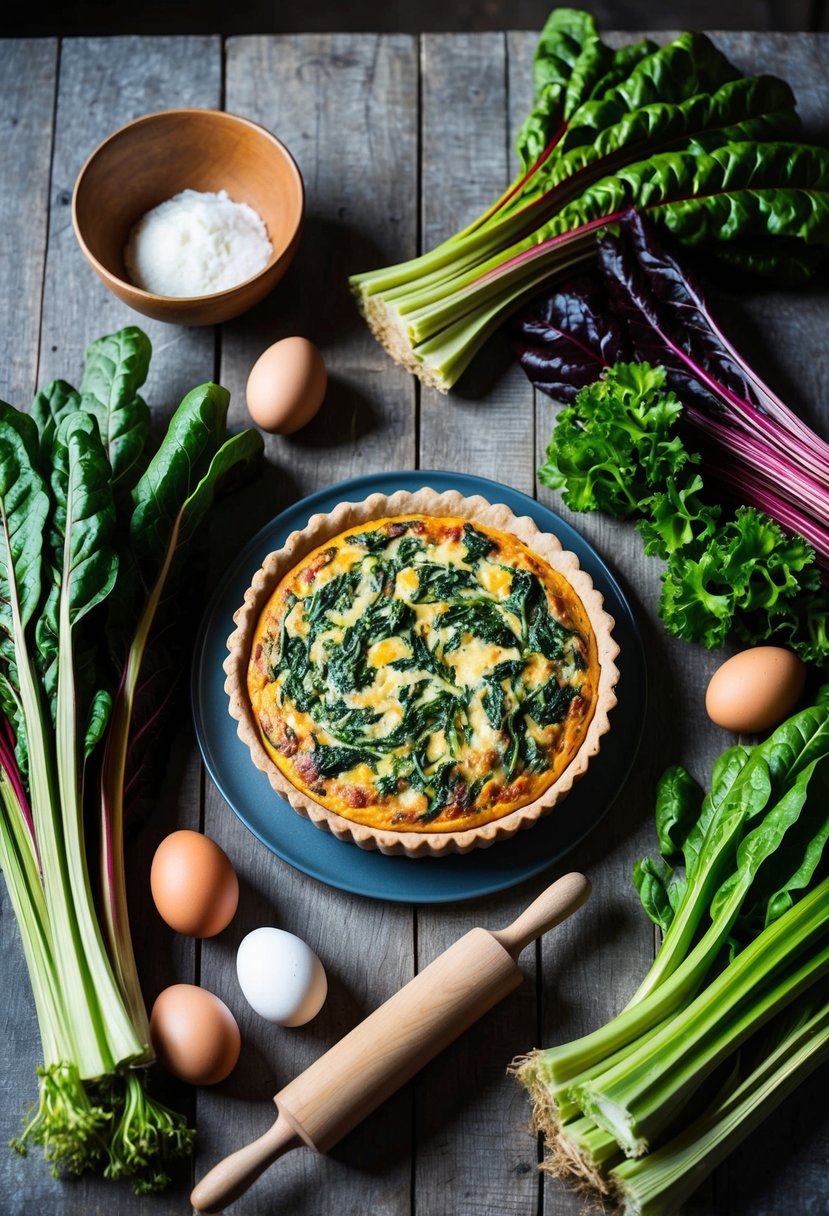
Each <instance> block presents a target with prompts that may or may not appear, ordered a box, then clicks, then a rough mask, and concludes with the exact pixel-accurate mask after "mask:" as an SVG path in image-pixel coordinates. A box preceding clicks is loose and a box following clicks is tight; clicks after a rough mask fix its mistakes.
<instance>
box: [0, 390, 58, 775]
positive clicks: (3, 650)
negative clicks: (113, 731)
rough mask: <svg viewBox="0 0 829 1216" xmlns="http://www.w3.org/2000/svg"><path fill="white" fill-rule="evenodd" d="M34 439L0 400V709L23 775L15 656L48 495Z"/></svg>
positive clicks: (30, 610) (36, 584) (30, 612)
mask: <svg viewBox="0 0 829 1216" xmlns="http://www.w3.org/2000/svg"><path fill="white" fill-rule="evenodd" d="M37 453H38V434H37V428H36V425H35V423H34V422H33V421H32V419H31V418H29V417H28V416H27V415H25V414H21V413H19V411H17V410H15V409H14V408H13V407H12V406H10V405H7V404H6V403H5V402H1V401H0V705H2V709H3V712H4V713H5V714H6V716H7V718H8V719H9V721H10V722H11V723H12V726H13V728H14V733H15V743H16V747H15V750H16V755H17V762H18V765H19V767H20V771H21V773H22V774H24V776H25V774H26V772H27V770H28V752H27V743H26V732H25V728H24V723H23V715H22V712H21V708H20V701H19V691H20V686H19V681H18V673H17V660H16V653H15V644H16V641H17V643H18V644H19V642H20V640H21V638H22V634H23V631H24V630H25V629H26V627H27V625H28V624H29V622H30V621H31V620H32V618H33V617H34V616H35V614H36V612H37V610H38V605H39V603H40V598H41V569H42V563H43V537H44V534H45V532H46V528H47V523H48V519H49V509H50V502H49V493H48V489H47V486H46V483H45V482H44V480H43V478H42V477H41V475H40V473H39V471H38V468H37Z"/></svg>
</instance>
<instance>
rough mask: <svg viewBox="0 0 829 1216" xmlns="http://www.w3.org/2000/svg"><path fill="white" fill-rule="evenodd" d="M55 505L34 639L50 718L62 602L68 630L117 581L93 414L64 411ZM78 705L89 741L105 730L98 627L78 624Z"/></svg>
mask: <svg viewBox="0 0 829 1216" xmlns="http://www.w3.org/2000/svg"><path fill="white" fill-rule="evenodd" d="M51 484H52V496H53V500H54V509H53V512H52V516H51V520H50V526H49V530H48V533H47V554H48V559H47V560H48V567H49V570H50V574H51V578H50V585H49V591H48V594H47V598H46V603H45V605H44V607H43V611H42V613H41V615H40V616H39V618H38V621H37V625H36V630H35V637H36V641H37V649H38V668H39V670H40V673H41V679H42V681H43V687H44V690H45V692H46V695H47V698H48V700H49V705H50V710H51V713H52V717H53V720H54V717H55V713H56V695H57V686H58V672H59V652H60V640H59V635H60V620H59V618H60V613H61V605H62V604H63V606H64V611H65V613H66V616H67V623H68V626H69V628H70V629H71V630H75V629H76V627H77V626H78V624H79V622H81V621H82V620H83V618H84V617H85V616H86V615H87V613H90V612H91V611H92V610H93V609H94V608H95V607H97V605H98V604H100V603H101V602H102V601H103V600H104V599H106V597H107V596H108V595H109V593H110V591H111V590H112V588H113V586H114V584H115V578H116V574H117V571H118V558H117V556H116V553H115V546H114V536H115V504H114V501H113V494H112V477H111V471H110V465H109V461H108V459H107V456H106V453H105V451H104V448H103V444H102V443H101V437H100V434H99V431H98V424H97V422H96V421H95V419H94V417H92V416H91V415H90V414H87V413H85V412H84V411H83V410H80V409H76V410H74V411H72V412H70V413H68V414H66V415H65V416H64V418H63V419H62V421H61V422H60V423H59V424H58V427H57V430H56V431H55V435H54V441H53V447H52V475H51ZM73 649H74V651H75V681H76V697H77V702H78V711H79V713H80V715H81V719H82V721H83V722H84V726H83V732H84V735H85V736H86V746H88V747H89V749H90V750H91V747H92V746H93V745H94V742H95V741H96V740H97V739H98V738H99V737H100V735H101V734H102V733H103V729H104V726H105V721H102V720H101V716H102V714H103V713H104V712H105V709H106V706H107V703H108V697H107V696H106V694H104V693H102V692H98V691H97V690H96V689H95V684H96V682H97V681H98V680H99V679H100V678H101V672H100V646H99V629H96V630H94V632H92V633H90V632H88V631H87V630H85V629H80V630H79V631H78V632H77V634H76V637H75V639H74V645H73Z"/></svg>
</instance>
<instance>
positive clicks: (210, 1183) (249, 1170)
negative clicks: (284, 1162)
mask: <svg viewBox="0 0 829 1216" xmlns="http://www.w3.org/2000/svg"><path fill="white" fill-rule="evenodd" d="M300 1144H302V1139H301V1137H300V1136H298V1135H297V1133H296V1132H295V1131H294V1129H293V1128H292V1127H291V1125H290V1123H288V1121H287V1120H286V1119H284V1118H283V1117H282V1115H279V1116H278V1118H277V1120H276V1122H275V1123H274V1125H273V1127H270V1128H268V1130H267V1131H266V1132H265V1134H264V1135H263V1136H260V1137H259V1139H258V1140H254V1141H253V1142H252V1143H251V1144H246V1145H245V1147H244V1148H240V1149H238V1151H237V1152H235V1153H231V1155H230V1156H229V1157H225V1159H224V1161H220V1162H219V1164H218V1165H214V1166H213V1169H212V1170H211V1171H210V1172H209V1173H208V1174H205V1176H204V1177H203V1178H202V1180H201V1182H199V1183H197V1185H196V1187H195V1189H194V1191H193V1193H192V1195H191V1196H190V1202H191V1203H192V1204H193V1207H194V1208H195V1209H196V1211H197V1212H208V1213H209V1212H221V1211H222V1210H223V1209H224V1208H226V1207H227V1205H228V1204H229V1203H233V1201H234V1199H238V1198H239V1196H240V1195H241V1194H243V1193H244V1192H245V1191H246V1190H247V1189H248V1187H249V1186H251V1185H252V1183H254V1182H255V1181H256V1179H257V1178H258V1177H259V1175H260V1174H261V1173H262V1171H263V1170H266V1169H267V1168H268V1166H269V1165H272V1164H273V1163H274V1161H276V1159H277V1158H278V1157H282V1156H284V1154H285V1153H288V1152H290V1151H291V1149H292V1148H298V1147H299V1145H300Z"/></svg>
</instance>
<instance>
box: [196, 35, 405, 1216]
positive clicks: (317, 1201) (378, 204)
mask: <svg viewBox="0 0 829 1216" xmlns="http://www.w3.org/2000/svg"><path fill="white" fill-rule="evenodd" d="M226 104H227V108H228V109H230V110H235V111H238V112H241V113H244V114H247V115H249V116H250V117H252V118H254V119H256V120H257V121H260V122H262V123H264V124H265V126H267V127H269V128H270V129H271V130H273V131H274V132H275V133H276V134H278V135H279V136H280V137H281V138H283V139H284V140H285V142H286V143H287V145H288V146H289V147H290V148H291V149H292V151H293V152H294V154H295V155H296V157H297V159H298V161H299V165H300V168H301V170H302V172H303V175H304V178H305V182H306V189H307V220H306V226H305V231H304V236H303V241H302V244H301V246H300V249H299V252H298V254H297V259H296V262H295V264H294V266H293V267H292V268H291V270H290V271H289V273H288V275H287V276H286V278H285V280H283V282H282V283H281V284H280V285H279V286H278V287H277V289H276V291H275V292H274V294H273V296H272V297H271V298H270V300H268V301H266V302H265V303H264V304H263V305H262V306H261V307H260V308H259V309H257V310H255V312H254V313H252V314H250V315H249V316H248V317H246V318H244V319H243V320H242V321H240V322H239V323H236V324H234V325H231V326H228V327H226V329H225V331H224V336H223V340H222V355H221V379H222V382H223V383H225V384H227V385H228V386H229V387H230V388H231V389H232V390H233V394H234V402H235V404H234V407H233V419H234V422H236V423H239V424H240V423H241V422H242V421H243V417H244V414H245V410H244V385H245V380H246V377H247V373H248V371H249V369H250V366H251V364H252V363H253V361H254V359H255V358H256V356H257V355H258V354H259V353H260V351H261V350H262V349H263V348H264V347H265V346H267V345H268V344H269V343H271V342H273V341H275V340H276V339H277V338H280V337H283V336H286V335H288V334H293V333H300V334H304V335H305V336H306V337H309V338H310V339H312V340H313V341H314V342H316V343H317V344H318V345H319V346H320V348H321V349H322V351H323V354H324V356H325V359H326V363H327V365H328V369H329V373H330V387H329V391H328V396H327V399H326V402H325V404H324V405H323V409H322V412H321V414H320V415H319V416H318V418H317V419H316V421H315V423H314V424H313V426H312V427H309V428H308V429H307V431H306V432H301V433H300V434H299V435H297V436H295V437H291V438H289V439H279V438H277V437H269V438H268V458H269V461H270V462H271V463H270V466H269V471H268V473H267V474H266V476H267V481H266V482H265V483H264V486H263V482H262V481H260V482H259V483H258V484H257V485H255V486H252V487H251V488H250V491H249V493H247V494H246V495H243V496H242V502H243V503H246V504H247V505H245V506H243V507H241V508H240V509H239V511H238V514H237V516H236V520H237V522H236V524H235V536H234V537H228V538H227V539H228V541H229V542H230V543H232V545H233V547H234V549H235V548H236V547H237V546H238V541H239V530H240V525H239V522H238V520H239V519H243V520H244V528H245V532H246V533H247V532H248V531H252V530H253V526H254V521H255V523H256V524H257V525H258V524H259V523H261V522H263V521H264V520H265V519H267V518H270V517H271V516H273V515H274V514H275V513H276V511H278V510H279V508H280V507H282V506H284V505H285V504H286V503H287V502H288V501H291V500H293V499H295V498H297V497H299V496H301V495H302V494H306V493H308V492H310V491H311V490H313V489H316V488H318V487H319V486H322V485H326V484H331V483H333V482H335V481H337V480H339V479H341V478H345V477H349V476H352V475H354V474H357V473H363V472H368V471H371V470H377V469H384V468H399V467H401V466H403V467H407V466H409V465H410V464H411V462H412V457H413V452H414V422H415V417H414V391H413V386H412V385H411V382H410V380H409V378H408V377H407V376H406V375H405V373H402V372H401V371H400V369H398V368H395V367H394V366H393V365H392V364H391V363H390V362H389V360H388V359H387V358H386V357H385V355H383V354H382V352H380V351H379V350H378V349H377V348H376V345H375V343H374V342H373V339H371V338H370V336H369V335H368V333H367V332H366V330H365V328H364V326H363V325H362V323H361V322H360V321H359V319H358V318H357V315H356V311H355V309H354V307H353V304H352V302H351V300H350V299H349V296H348V291H347V286H346V278H347V275H348V274H349V273H350V272H352V271H355V270H358V269H363V268H365V267H366V266H367V265H371V264H374V263H377V264H381V263H382V262H383V261H384V260H385V261H388V260H389V259H390V258H391V257H394V256H410V255H411V254H412V253H413V252H414V241H415V232H416V224H417V211H416V198H417V183H416V166H417V146H416V139H417V125H416V119H417V61H416V54H415V43H414V41H413V40H412V39H410V38H405V37H403V38H401V37H391V38H386V37H383V38H373V37H363V38H349V37H340V36H332V37H308V38H305V37H299V38H238V39H232V40H231V41H230V42H229V44H228V48H227V90H226ZM248 507H249V509H248ZM251 573H253V572H252V571H251ZM230 725H231V724H230V723H228V729H230ZM205 830H206V831H207V832H208V834H210V835H213V836H214V837H215V838H216V839H218V840H219V841H220V842H221V843H222V845H223V846H224V847H225V848H226V849H227V850H228V853H229V854H230V856H231V857H232V858H233V860H234V862H235V863H236V864H237V867H238V869H239V873H240V876H241V877H242V881H243V897H242V907H241V909H240V913H239V916H238V918H237V920H236V921H234V923H233V925H232V926H231V927H230V928H229V929H228V930H227V932H226V933H225V934H224V935H223V936H222V938H220V939H219V941H218V942H217V943H216V944H215V945H214V944H213V943H205V947H204V949H203V951H202V972H201V974H202V982H203V983H204V984H205V985H206V986H207V987H209V988H211V989H212V990H213V991H216V992H219V993H220V995H222V996H223V997H224V998H225V999H226V1000H227V1001H228V1003H229V1004H230V1005H231V1007H232V1008H233V1009H234V1011H235V1012H237V1013H238V1015H239V1018H240V1022H241V1025H242V1031H243V1038H244V1043H245V1047H244V1051H243V1056H242V1060H241V1063H240V1065H239V1068H238V1069H237V1070H236V1072H235V1073H234V1075H233V1076H232V1077H231V1078H230V1079H229V1081H228V1082H227V1084H226V1085H224V1086H220V1087H218V1088H217V1090H216V1091H215V1093H213V1092H212V1091H211V1092H207V1091H204V1092H202V1093H201V1094H200V1096H199V1103H198V1116H199V1126H200V1128H201V1129H202V1141H201V1148H200V1154H201V1155H200V1160H199V1169H200V1170H201V1169H202V1168H203V1165H207V1164H212V1162H213V1161H214V1160H215V1159H216V1158H217V1157H219V1156H222V1155H224V1154H225V1153H227V1152H229V1151H231V1150H232V1149H234V1148H236V1147H238V1146H239V1145H240V1144H242V1143H244V1142H245V1141H246V1140H248V1139H251V1138H253V1136H255V1135H258V1134H259V1132H260V1131H262V1130H264V1128H265V1127H266V1126H267V1125H268V1124H269V1123H270V1122H271V1121H272V1119H273V1115H274V1110H273V1106H272V1104H271V1103H270V1102H269V1101H268V1099H269V1098H270V1097H271V1096H272V1094H273V1093H274V1092H275V1091H276V1090H277V1088H279V1087H280V1086H281V1085H283V1084H284V1083H285V1082H287V1081H288V1080H290V1078H291V1077H293V1076H295V1075H296V1074H297V1073H299V1072H300V1071H301V1070H302V1069H303V1068H305V1067H306V1066H307V1065H308V1064H309V1063H310V1062H311V1061H312V1060H313V1059H315V1058H316V1057H317V1056H318V1055H320V1054H321V1052H322V1051H323V1050H325V1049H326V1048H327V1047H329V1046H330V1045H331V1044H332V1043H334V1042H336V1041H337V1039H339V1038H340V1037H341V1036H342V1035H343V1034H344V1033H345V1032H346V1031H347V1030H348V1029H350V1028H351V1026H353V1025H355V1024H356V1023H357V1022H358V1021H360V1020H361V1018H362V1017H363V1016H364V1015H365V1014H366V1013H367V1012H368V1011H369V1010H370V1009H371V1008H373V1007H375V1006H376V1005H378V1004H380V1003H381V1002H382V1001H383V1000H385V999H386V998H387V997H388V996H390V995H391V994H392V993H393V992H394V991H396V990H397V988H399V987H400V986H401V985H402V984H404V983H405V982H406V981H407V980H408V979H410V978H411V975H412V973H413V968H414V960H413V953H412V917H411V912H410V911H409V910H408V909H406V908H405V907H400V906H395V905H381V904H376V903H373V902H370V901H366V900H363V899H359V898H356V897H352V896H348V895H345V894H342V893H341V892H338V891H336V890H333V889H332V888H328V887H325V886H322V885H320V884H319V883H317V882H315V881H313V880H312V879H309V878H306V877H304V876H303V875H301V874H299V873H297V872H296V871H294V870H293V869H292V868H291V867H290V866H288V865H286V864H285V863H283V862H281V861H279V860H278V859H277V858H275V857H273V856H272V855H271V854H269V853H268V852H267V851H266V850H265V849H264V848H262V847H260V846H259V845H256V844H254V842H253V838H252V837H251V836H250V835H249V834H248V832H247V830H246V829H245V828H244V827H243V826H242V825H241V823H240V822H239V821H238V820H237V819H236V817H235V816H234V815H233V814H232V812H230V811H229V809H228V808H227V806H226V805H225V804H224V803H223V802H222V800H221V798H220V797H219V796H218V794H217V793H216V791H215V790H213V789H212V788H211V789H210V790H209V791H208V796H207V803H206V816H205ZM350 847H351V846H349V845H343V846H342V848H343V850H344V854H347V853H348V850H349V849H350ZM262 924H276V925H278V926H280V927H282V928H286V929H289V930H291V931H292V932H295V933H297V934H298V935H299V936H300V937H302V938H304V939H305V940H307V941H308V942H309V943H310V944H311V946H312V947H313V948H314V949H315V950H317V951H318V953H319V955H320V957H321V958H322V960H323V962H324V964H325V966H326V968H327V970H328V976H329V982H330V994H329V998H328V1001H327V1003H326V1005H325V1007H324V1008H323V1010H322V1012H321V1013H320V1015H319V1016H318V1017H317V1018H316V1019H315V1020H314V1021H313V1022H312V1023H311V1024H310V1025H309V1026H308V1027H306V1028H302V1029H298V1030H280V1029H278V1028H275V1027H271V1026H269V1025H267V1024H266V1023H264V1022H263V1021H262V1019H260V1018H258V1017H257V1015H255V1014H254V1013H252V1011H250V1010H247V1009H246V1008H245V1002H244V999H243V998H242V996H241V994H240V992H239V989H238V985H237V983H236V978H235V971H234V965H233V959H234V953H235V947H236V945H237V943H238V941H239V940H240V939H241V937H242V936H243V935H244V933H245V932H248V931H249V930H251V929H253V928H254V927H256V926H258V925H262ZM229 1094H230V1095H232V1096H233V1098H234V1099H235V1101H234V1118H233V1120H232V1121H230V1120H228V1118H227V1110H228V1095H229ZM410 1132H411V1094H410V1092H404V1093H402V1094H400V1095H398V1096H397V1097H396V1098H394V1099H393V1100H392V1101H391V1102H390V1103H389V1104H387V1105H386V1106H385V1107H384V1109H383V1110H382V1111H381V1112H378V1113H377V1114H376V1115H375V1116H373V1117H372V1118H370V1119H369V1120H367V1121H366V1123H365V1124H364V1125H363V1126H362V1127H361V1128H359V1129H358V1130H357V1131H355V1132H354V1133H353V1134H352V1135H351V1136H350V1137H348V1138H347V1140H346V1141H344V1142H343V1144H342V1145H341V1146H340V1147H339V1148H337V1149H335V1150H334V1153H333V1155H331V1156H330V1157H326V1158H323V1157H319V1156H317V1155H315V1154H312V1153H311V1152H309V1151H305V1150H303V1151H301V1152H297V1153H294V1154H292V1155H291V1156H290V1157H288V1158H286V1159H285V1160H284V1161H282V1162H280V1163H279V1164H278V1165H277V1166H276V1168H275V1169H273V1170H271V1171H270V1172H269V1173H267V1174H266V1175H264V1176H263V1178H262V1179H261V1180H260V1181H259V1182H258V1183H257V1184H256V1186H255V1187H254V1188H253V1189H252V1191H251V1192H250V1194H249V1195H248V1197H247V1198H246V1201H245V1203H246V1211H249V1212H251V1213H254V1212H261V1213H263V1214H264V1213H266V1212H267V1213H270V1212H272V1211H274V1210H276V1209H278V1210H283V1211H286V1212H288V1211H290V1212H292V1213H295V1216H311V1214H312V1213H313V1214H317V1216H326V1214H327V1213H330V1212H332V1211H343V1212H369V1211H370V1212H372V1213H375V1212H376V1213H378V1214H382V1213H386V1214H388V1216H398V1214H399V1213H405V1212H407V1211H408V1210H409V1192H410V1178H409V1164H408V1152H409V1148H410Z"/></svg>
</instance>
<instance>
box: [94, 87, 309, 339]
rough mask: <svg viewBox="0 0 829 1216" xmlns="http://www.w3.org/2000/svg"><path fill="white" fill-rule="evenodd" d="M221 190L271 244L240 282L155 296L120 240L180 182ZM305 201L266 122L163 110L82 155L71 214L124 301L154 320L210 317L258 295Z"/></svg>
mask: <svg viewBox="0 0 829 1216" xmlns="http://www.w3.org/2000/svg"><path fill="white" fill-rule="evenodd" d="M188 187H189V188H190V189H192V190H199V191H219V190H226V191H227V193H228V194H229V195H230V197H231V199H233V201H234V202H240V203H248V204H249V205H250V206H251V207H253V208H254V210H255V211H257V212H258V213H259V215H260V216H261V217H262V219H263V220H264V222H265V226H266V227H267V230H268V237H269V239H270V242H271V245H272V246H273V253H272V254H271V257H270V260H269V262H268V264H267V266H265V267H264V269H263V270H260V271H259V273H258V274H255V275H254V276H253V277H252V278H249V279H247V280H245V282H244V283H239V284H237V286H236V287H230V288H227V289H226V290H225V291H217V292H213V293H212V294H210V295H202V296H185V297H180V298H179V297H173V296H160V295H155V294H154V293H153V292H151V291H144V290H142V288H140V287H136V286H135V285H134V284H132V283H131V282H130V281H129V278H128V277H127V273H126V270H125V267H124V247H125V246H126V244H127V239H128V237H129V234H130V231H131V229H132V228H133V226H134V225H135V224H136V223H137V222H138V220H140V219H141V217H142V216H143V215H145V214H146V212H147V211H149V210H150V209H151V208H152V207H156V206H157V205H158V204H159V203H163V202H165V201H166V200H167V199H169V198H172V196H173V195H174V194H178V193H179V191H181V190H185V189H187V188H188ZM303 209H304V189H303V184H302V176H301V174H300V172H299V169H298V168H297V165H296V162H295V161H294V159H293V157H292V156H291V154H290V152H289V151H288V149H287V148H286V147H285V145H284V144H283V143H281V142H280V141H279V140H278V139H277V138H276V136H275V135H272V134H271V133H270V131H266V130H265V128H264V127H260V126H259V125H258V124H257V123H255V122H251V121H250V119H248V118H240V117H239V116H238V115H236V114H225V113H223V112H222V111H220V110H165V111H162V112H161V113H158V114H147V115H145V116H144V117H143V118H137V119H136V120H135V121H134V122H131V123H128V124H127V126H125V127H122V128H121V129H120V130H119V131H116V132H115V134H114V135H110V137H109V138H108V139H106V140H104V142H103V143H102V144H100V146H99V147H97V148H96V149H95V151H94V152H93V153H92V155H91V156H90V157H89V159H88V160H87V162H86V164H85V165H84V167H83V168H82V169H81V172H80V174H79V176H78V180H77V182H76V183H75V191H74V194H73V197H72V223H73V225H74V228H75V233H76V235H77V238H78V240H79V242H80V245H81V249H82V250H83V252H84V254H85V255H86V258H87V260H88V262H89V264H90V266H92V268H93V270H94V271H95V272H96V274H98V275H99V276H100V278H101V279H102V280H103V281H104V283H106V285H107V287H108V288H109V289H110V291H113V292H114V293H115V295H117V296H118V297H119V299H121V300H123V301H124V303H125V304H129V306H130V307H131V308H134V309H135V310H136V311H137V312H141V313H144V314H145V315H146V316H148V317H154V318H155V319H156V320H157V321H169V322H172V323H173V324H177V325H214V324H216V323H217V322H219V321H227V320H229V319H230V318H231V317H236V316H238V315H239V314H240V313H242V312H245V311H246V310H247V309H248V308H252V307H253V305H254V304H258V303H259V301H260V300H261V299H263V298H264V297H265V296H266V295H267V294H268V292H269V291H271V290H272V288H273V287H274V286H275V284H276V283H277V282H278V281H279V279H280V278H281V277H282V275H283V274H284V273H285V271H286V270H287V268H288V266H289V265H290V262H291V259H292V258H293V256H294V253H295V252H296V247H297V244H298V242H299V234H300V228H301V225H302V215H303Z"/></svg>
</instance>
